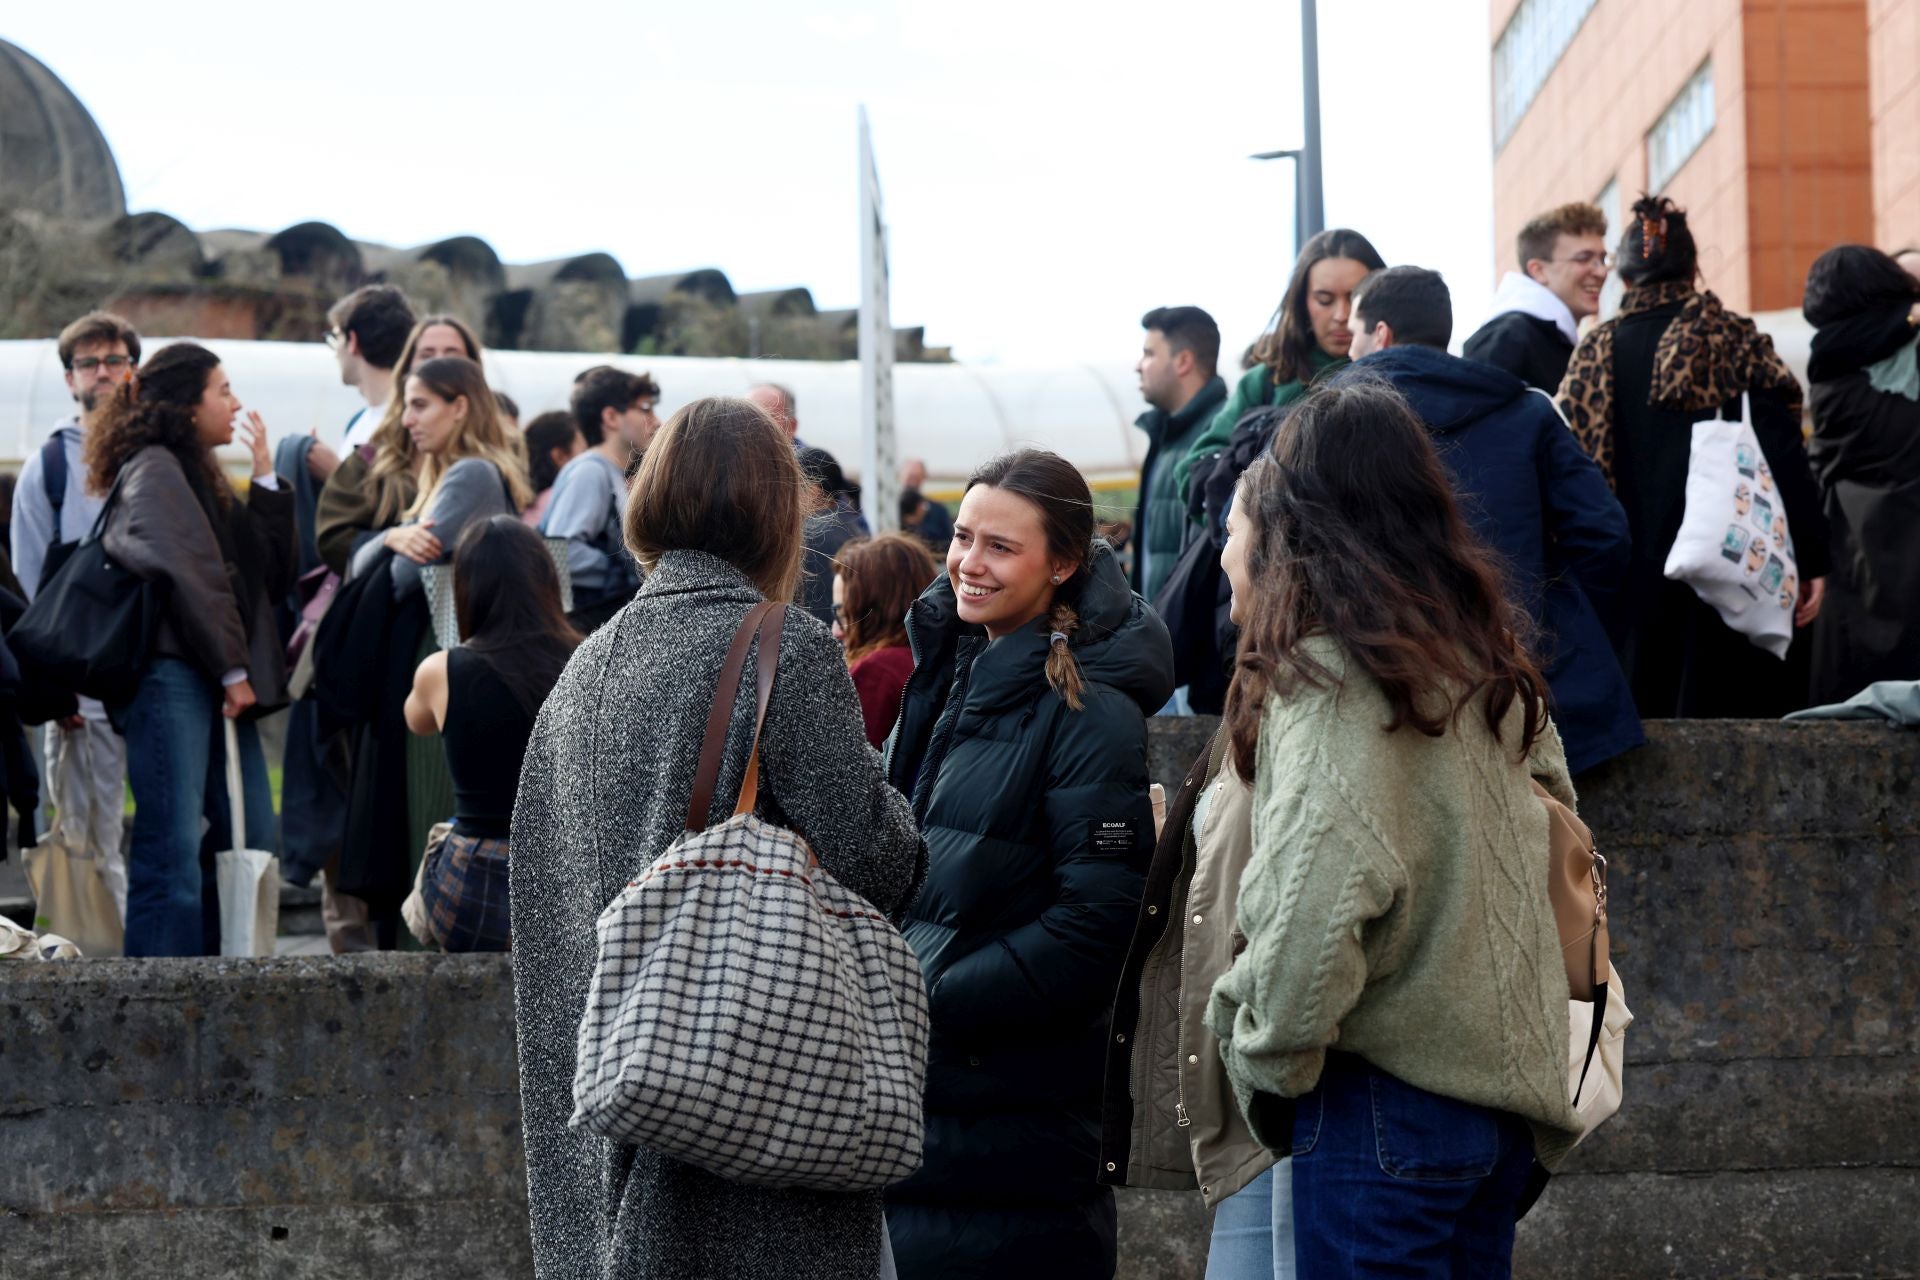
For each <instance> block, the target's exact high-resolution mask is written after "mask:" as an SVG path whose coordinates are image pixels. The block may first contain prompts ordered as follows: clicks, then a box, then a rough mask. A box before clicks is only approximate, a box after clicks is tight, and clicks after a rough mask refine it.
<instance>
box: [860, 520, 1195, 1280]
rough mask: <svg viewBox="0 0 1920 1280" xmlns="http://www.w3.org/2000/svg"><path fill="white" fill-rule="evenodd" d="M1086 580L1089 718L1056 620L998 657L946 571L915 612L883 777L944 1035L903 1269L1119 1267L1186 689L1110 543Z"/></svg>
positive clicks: (899, 1243) (936, 1047) (1083, 650)
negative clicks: (1108, 1104) (1156, 729)
mask: <svg viewBox="0 0 1920 1280" xmlns="http://www.w3.org/2000/svg"><path fill="white" fill-rule="evenodd" d="M1084 572H1085V574H1086V579H1085V585H1084V587H1083V589H1082V592H1081V595H1080V599H1079V602H1078V605H1077V608H1078V611H1079V614H1080V628H1079V630H1078V631H1077V632H1076V633H1075V634H1074V636H1073V638H1072V641H1071V649H1072V652H1073V655H1074V657H1075V659H1076V661H1078V663H1079V665H1080V672H1081V675H1082V677H1083V678H1084V679H1085V681H1086V689H1085V692H1084V694H1083V699H1082V700H1083V706H1082V709H1081V710H1078V711H1074V710H1071V709H1070V708H1068V706H1067V705H1066V702H1065V700H1064V699H1062V698H1061V696H1060V695H1059V694H1058V693H1056V692H1054V690H1053V688H1052V687H1051V686H1050V685H1049V684H1048V683H1047V680H1046V675H1045V673H1044V671H1043V666H1044V664H1045V662H1046V656H1047V638H1048V632H1047V629H1046V627H1045V625H1044V623H1041V624H1036V625H1035V626H1032V627H1028V628H1025V629H1023V630H1021V631H1019V632H1016V633H1014V634H1011V635H1007V636H1004V637H1002V638H1001V639H999V640H998V641H995V642H993V643H991V644H989V643H987V641H986V637H985V636H984V634H982V632H981V629H980V628H979V627H976V626H969V625H966V624H963V623H961V622H960V621H959V619H958V618H957V617H956V616H955V614H954V597H953V587H952V585H951V583H950V582H949V580H948V579H947V578H946V577H945V576H944V575H943V576H942V577H941V578H940V579H939V580H938V581H937V582H935V583H934V584H933V586H931V587H929V588H928V589H927V591H926V593H925V594H924V595H922V596H921V597H920V599H919V600H917V601H915V602H914V604H913V607H912V609H911V610H910V611H909V613H908V615H907V635H908V638H909V640H910V641H911V642H912V645H913V656H914V671H913V676H912V678H911V679H909V680H908V682H907V688H906V693H905V695H904V697H903V699H902V705H901V713H900V720H899V722H898V723H897V724H896V725H895V727H894V733H893V737H892V739H891V741H890V742H889V743H888V747H887V778H888V781H890V782H892V783H893V784H894V785H895V786H896V787H898V788H900V789H901V790H902V791H904V792H906V793H907V794H908V795H910V796H911V797H912V799H913V811H914V816H915V817H916V818H917V819H918V820H919V822H920V831H921V834H922V835H923V836H924V837H925V838H926V842H927V879H926V885H925V887H924V888H923V889H922V890H921V892H920V896H919V898H918V899H917V900H916V901H915V902H914V904H913V907H912V909H911V910H910V911H909V912H908V915H907V921H906V925H905V928H904V932H905V934H906V937H907V940H908V941H909V942H910V943H912V944H913V947H914V950H915V951H917V952H918V953H919V956H920V964H921V969H922V972H923V973H924V974H925V977H926V982H927V992H928V995H929V997H930V998H931V1001H932V1010H933V1038H932V1043H931V1045H930V1048H929V1061H928V1068H927V1109H926V1117H927V1145H926V1164H925V1165H924V1166H923V1167H922V1168H921V1170H920V1171H919V1172H918V1173H916V1174H915V1175H914V1176H913V1177H911V1178H909V1179H908V1180H907V1181H906V1182H904V1183H902V1184H900V1185H899V1186H897V1187H894V1188H892V1189H890V1190H889V1191H888V1193H887V1225H888V1229H889V1231H890V1233H891V1235H892V1238H893V1249H894V1255H895V1258H896V1260H897V1262H898V1265H899V1270H900V1274H901V1275H902V1276H914V1277H923V1278H925V1280H962V1278H967V1280H971V1278H972V1277H982V1278H985V1280H1014V1278H1016V1277H1023V1276H1044V1277H1046V1278H1047V1280H1106V1278H1107V1277H1109V1276H1111V1275H1112V1274H1113V1269H1114V1262H1115V1254H1114V1228H1115V1215H1114V1203H1113V1193H1112V1191H1111V1189H1110V1188H1107V1187H1104V1186H1101V1185H1100V1184H1099V1183H1098V1182H1097V1181H1096V1174H1097V1173H1098V1171H1099V1159H1100V1095H1101V1087H1102V1072H1103V1069H1104V1063H1105V1052H1106V1037H1107V1022H1108V1018H1109V1016H1110V1014H1111V1010H1112V1004H1113V993H1114V990H1115V988H1116V986H1117V985H1118V983H1119V980H1120V970H1121V966H1122V964H1123V963H1124V962H1125V960H1126V953H1127V944H1128V942H1129V941H1130V940H1131V938H1132V934H1133V924H1134V920H1135V918H1136V916H1137V915H1138V913H1139V910H1140V893H1141V889H1142V887H1143V884H1144V877H1145V872H1146V867H1147V863H1148V861H1149V859H1150V858H1151V857H1152V854H1153V846H1154V830H1153V811H1152V807H1151V804H1150V802H1149V799H1148V795H1147V785H1148V777H1147V725H1146V718H1147V716H1149V715H1151V714H1152V713H1153V712H1154V711H1155V710H1157V709H1158V708H1160V707H1161V706H1162V705H1164V704H1165V702H1166V700H1167V698H1168V696H1169V695H1170V694H1171V693H1172V692H1173V648H1172V642H1171V641H1169V640H1168V638H1167V631H1166V628H1165V627H1164V626H1163V625H1162V624H1161V622H1160V619H1159V618H1158V617H1157V616H1156V615H1155V614H1154V613H1153V611H1152V610H1150V609H1149V608H1147V606H1146V604H1145V603H1144V602H1143V601H1142V600H1141V599H1140V597H1139V596H1137V595H1135V594H1134V593H1133V592H1132V591H1131V590H1130V589H1129V588H1128V586H1127V581H1126V577H1125V575H1124V574H1122V573H1121V571H1120V566H1119V563H1118V562H1117V560H1116V559H1115V557H1114V555H1113V553H1112V552H1111V551H1110V550H1109V549H1108V548H1107V547H1106V545H1105V544H1104V543H1101V544H1098V546H1097V550H1096V552H1095V555H1094V557H1093V561H1092V563H1091V564H1090V565H1089V566H1088V567H1087V569H1086V570H1085V571H1084Z"/></svg>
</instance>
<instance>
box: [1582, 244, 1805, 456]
mask: <svg viewBox="0 0 1920 1280" xmlns="http://www.w3.org/2000/svg"><path fill="white" fill-rule="evenodd" d="M1674 302H1684V305H1683V306H1682V307H1681V308H1680V314H1679V315H1677V316H1675V317H1674V318H1673V323H1672V324H1670V325H1668V326H1667V331H1666V332H1665V333H1664V334H1662V335H1661V336H1660V341H1659V343H1658V344H1657V345H1656V346H1655V348H1654V356H1653V361H1654V364H1653V403H1654V404H1655V405H1656V406H1658V407H1660V408H1662V409H1676V410H1680V411H1683V412H1687V413H1705V412H1707V411H1708V410H1712V409H1718V408H1719V407H1720V406H1722V405H1724V404H1726V403H1727V401H1729V400H1732V399H1733V398H1734V397H1736V396H1738V395H1739V394H1740V393H1741V392H1743V391H1773V392H1776V393H1777V394H1778V395H1779V396H1780V397H1781V399H1783V400H1784V401H1786V403H1787V405H1788V407H1789V408H1790V409H1791V410H1792V411H1793V412H1794V413H1795V414H1798V413H1799V412H1800V384H1799V382H1798V381H1796V380H1795V378H1794V376H1793V371H1792V370H1791V369H1789V368H1787V364H1786V361H1784V360H1782V359H1781V358H1780V357H1779V355H1778V354H1777V353H1776V352H1775V351H1774V349H1773V339H1771V338H1769V337H1768V336H1767V335H1766V334H1764V333H1761V332H1760V330H1759V329H1758V328H1757V327H1755V325H1754V323H1753V321H1751V320H1749V319H1748V318H1747V317H1745V316H1741V315H1735V314H1734V313H1733V312H1731V311H1728V310H1727V309H1726V308H1725V307H1723V306H1721V305H1720V299H1718V298H1716V297H1714V295H1713V294H1712V293H1710V292H1706V291H1696V290H1695V289H1694V287H1693V285H1692V284H1691V283H1690V282H1687V281H1678V280H1677V281H1669V282H1667V283H1665V284H1656V285H1648V286H1646V287H1645V288H1639V289H1629V290H1627V292H1626V295H1625V296H1624V297H1623V298H1622V299H1621V300H1620V316H1619V317H1616V318H1615V319H1612V320H1608V321H1605V322H1603V323H1601V324H1597V325H1595V326H1594V327H1593V328H1592V329H1591V330H1590V331H1589V332H1588V333H1587V336H1586V337H1584V338H1582V339H1581V340H1580V345H1579V346H1577V347H1575V348H1574V352H1573V359H1572V360H1571V361H1569V362H1568V364H1567V376H1566V378H1565V379H1564V380H1562V382H1561V383H1560V395H1559V403H1560V412H1561V413H1562V414H1563V415H1565V417H1566V419H1567V425H1568V426H1570V427H1572V428H1573V434H1574V438H1575V439H1577V440H1579V442H1580V447H1581V448H1583V449H1585V450H1586V451H1587V453H1588V455H1589V456H1590V457H1592V458H1593V460H1594V461H1595V462H1598V463H1599V464H1600V469H1601V470H1602V471H1603V472H1605V473H1606V477H1607V483H1608V484H1613V337H1614V332H1615V329H1616V327H1617V326H1618V324H1619V322H1620V318H1622V317H1625V316H1630V315H1635V314H1637V313H1639V312H1642V311H1652V310H1654V309H1655V308H1657V307H1663V306H1667V305H1669V304H1671V303H1674Z"/></svg>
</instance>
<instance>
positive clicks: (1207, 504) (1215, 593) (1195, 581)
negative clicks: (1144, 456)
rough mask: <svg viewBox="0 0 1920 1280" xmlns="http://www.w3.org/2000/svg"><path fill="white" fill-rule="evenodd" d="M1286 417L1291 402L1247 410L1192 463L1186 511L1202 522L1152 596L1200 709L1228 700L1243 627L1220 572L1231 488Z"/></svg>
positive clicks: (1213, 709)
mask: <svg viewBox="0 0 1920 1280" xmlns="http://www.w3.org/2000/svg"><path fill="white" fill-rule="evenodd" d="M1286 416H1287V409H1286V408H1285V407H1279V406H1274V405H1262V406H1261V407H1259V408H1258V409H1252V410H1249V411H1248V412H1247V413H1246V414H1245V415H1243V416H1242V417H1241V419H1240V421H1238V422H1236V423H1234V425H1233V435H1232V436H1230V437H1229V438H1228V440H1227V447H1226V448H1224V449H1222V450H1221V451H1220V452H1219V453H1216V454H1214V455H1213V456H1212V457H1211V458H1205V459H1202V460H1201V461H1200V462H1198V463H1196V464H1195V465H1194V468H1193V476H1192V482H1191V484H1190V485H1189V487H1188V493H1189V497H1188V507H1187V514H1188V516H1189V518H1190V520H1191V521H1198V522H1199V526H1200V527H1198V528H1190V531H1189V533H1188V536H1187V545H1186V547H1185V548H1184V549H1183V550H1182V551H1181V552H1180V560H1179V562H1178V563H1177V564H1175V565H1174V568H1173V572H1172V573H1171V574H1169V575H1168V576H1167V581H1166V583H1165V585H1163V586H1162V587H1161V588H1160V594H1159V595H1157V596H1155V597H1154V600H1153V608H1154V611H1155V612H1156V613H1158V614H1159V615H1160V620H1161V621H1162V622H1164V623H1166V624H1167V632H1168V634H1169V635H1171V636H1172V638H1173V678H1174V683H1175V684H1176V685H1185V686H1186V688H1187V703H1188V705H1189V706H1191V707H1192V708H1193V710H1194V711H1195V713H1196V714H1200V715H1218V714H1219V713H1220V711H1221V710H1222V709H1223V708H1224V707H1225V706H1226V701H1227V684H1228V682H1229V679H1230V677H1231V674H1232V669H1233V654H1234V649H1235V647H1236V645H1237V644H1238V643H1239V636H1240V633H1239V629H1238V628H1236V627H1235V626H1234V625H1233V619H1232V617H1231V616H1230V610H1231V607H1232V602H1233V589H1232V587H1231V586H1229V585H1228V583H1227V575H1226V574H1224V573H1222V572H1221V571H1220V551H1221V548H1223V547H1224V546H1226V544H1227V506H1228V504H1229V503H1231V502H1232V500H1233V487H1234V486H1235V485H1236V484H1238V483H1240V477H1241V475H1242V474H1243V473H1244V472H1245V471H1246V469H1247V468H1248V467H1250V466H1252V465H1253V461H1254V459H1255V458H1258V457H1259V456H1260V455H1261V453H1263V452H1264V451H1265V450H1266V449H1267V448H1269V447H1270V446H1271V445H1272V444H1273V437H1274V433H1275V432H1277V431H1279V429H1280V423H1281V422H1282V421H1284V420H1285V418H1286Z"/></svg>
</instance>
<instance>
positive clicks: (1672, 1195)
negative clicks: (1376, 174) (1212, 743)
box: [0, 721, 1920, 1280]
mask: <svg viewBox="0 0 1920 1280" xmlns="http://www.w3.org/2000/svg"><path fill="white" fill-rule="evenodd" d="M1211 728H1212V725H1211V722H1205V721H1194V722H1187V723H1182V722H1171V723H1169V722H1165V721H1156V722H1155V724H1154V733H1155V737H1154V741H1153V744H1152V763H1153V768H1154V771H1155V774H1156V776H1157V777H1159V778H1160V779H1161V780H1162V781H1164V782H1166V783H1167V784H1168V785H1169V786H1172V785H1175V784H1177V783H1178V782H1179V780H1180V778H1181V776H1183V775H1184V773H1185V771H1186V769H1187V766H1188V765H1189V764H1190V763H1191V762H1192V760H1193V758H1194V757H1195V756H1196V755H1198V754H1199V752H1200V751H1202V750H1204V749H1205V747H1206V743H1207V739H1208V736H1209V734H1210V732H1211ZM1650 737H1651V738H1652V743H1651V745H1650V746H1649V747H1648V748H1647V749H1645V750H1644V751H1640V752H1636V753H1634V754H1633V755H1632V756H1629V757H1627V758H1626V759H1624V760H1621V761H1619V762H1616V763H1615V764H1614V765H1612V766H1609V767H1608V768H1606V769H1604V770H1602V771H1600V772H1599V773H1598V774H1597V775H1595V776H1592V777H1589V778H1588V779H1587V780H1586V781H1585V783H1584V785H1583V788H1582V790H1583V797H1582V802H1583V803H1582V808H1583V812H1584V814H1585V816H1586V817H1587V818H1588V820H1589V822H1590V823H1591V824H1592V826H1593V828H1594V829H1595V831H1596V833H1598V836H1599V839H1600V841H1601V843H1602V849H1603V851H1604V852H1605V853H1606V854H1607V855H1608V857H1609V858H1610V860H1611V864H1612V879H1611V883H1612V891H1613V906H1614V917H1615V919H1614V924H1615V937H1616V941H1617V943H1618V945H1619V947H1620V949H1621V951H1622V953H1623V954H1622V957H1621V961H1620V963H1621V969H1622V972H1623V975H1624V980H1625V982H1626V983H1627V986H1628V990H1629V994H1630V998H1631V1002H1632V1005H1633V1009H1634V1012H1635V1014H1636V1015H1637V1016H1638V1021H1637V1022H1636V1023H1635V1026H1634V1029H1633V1031H1632V1032H1631V1033H1630V1037H1629V1056H1628V1064H1629V1071H1628V1081H1627V1104H1626V1108H1625V1109H1624V1110H1623V1111H1622V1113H1621V1114H1620V1115H1619V1116H1618V1117H1616V1118H1615V1119H1614V1120H1613V1121H1612V1122H1611V1123H1610V1124H1609V1125H1608V1126H1607V1127H1606V1128H1605V1129H1603V1130H1602V1131H1601V1132H1600V1133H1599V1134H1597V1135H1596V1136H1595V1138H1594V1139H1593V1140H1592V1141H1591V1142H1590V1143H1588V1144H1587V1145H1586V1146H1584V1147H1583V1148H1581V1149H1580V1150H1579V1151H1578V1152H1576V1153H1575V1155H1574V1157H1573V1159H1572V1160H1571V1161H1570V1162H1569V1166H1568V1168H1567V1170H1566V1171H1565V1172H1564V1173H1563V1174H1562V1176H1561V1177H1560V1178H1558V1179H1557V1180H1556V1181H1555V1183H1554V1185H1553V1186H1552V1187H1550V1188H1549V1189H1548V1191H1547V1194H1546V1196H1545V1197H1544V1198H1543V1199H1542V1201H1541V1203H1540V1205H1539V1206H1538V1207H1537V1208H1536V1209H1535V1210H1534V1212H1533V1213H1532V1214H1531V1215H1530V1216H1529V1217H1528V1218H1527V1220H1526V1221H1525V1222H1523V1223H1522V1224H1521V1229H1520V1235H1519V1242H1518V1245H1517V1250H1516V1268H1517V1273H1518V1274H1520V1275H1522V1276H1526V1277H1562V1276H1564V1277H1588V1276H1599V1275H1618V1276H1662V1277H1724V1276H1743V1277H1754V1278H1756V1280H1758V1278H1765V1280H1773V1278H1775V1277H1778V1278H1780V1280H1785V1278H1786V1277H1841V1276H1851V1277H1874V1278H1875V1280H1895V1278H1897V1277H1916V1276H1920V1215H1916V1214H1915V1213H1914V1207H1915V1206H1916V1205H1920V1016H1917V1014H1916V1009H1917V1008H1920V981H1916V978H1920V963H1916V961H1915V959H1914V958H1913V957H1914V954H1915V948H1916V945H1917V944H1920V938H1917V936H1916V935H1917V933H1920V889H1916V887H1915V884H1914V869H1915V868H1916V867H1920V788H1917V787H1916V779H1920V734H1914V733H1904V732H1900V731H1896V730H1892V729H1886V728H1881V727H1876V726H1853V725H1808V726H1797V725H1796V726H1789V725H1780V724H1773V723H1752V724H1741V723H1719V724H1704V723H1703V724H1684V723H1682V724H1663V725H1654V726H1651V728H1650ZM0 984H3V985H0V1153H3V1154H4V1159H0V1280H41V1277H46V1278H47V1280H54V1278H56V1277H57V1278H59V1280H74V1278H75V1277H81V1278H84V1277H94V1276H99V1277H114V1278H115V1280H120V1278H125V1280H145V1278H146V1277H155V1278H156V1280H157V1278H159V1277H166V1278H168V1280H172V1278H173V1277H178V1276H216V1277H227V1276H236V1277H237V1276H273V1277H280V1276H289V1277H298V1278H304V1277H308V1276H311V1277H314V1278H315V1280H320V1278H321V1277H325V1278H326V1280H334V1278H335V1277H341V1276H360V1275H381V1276H393V1277H420V1278H421V1280H439V1278H440V1277H455V1276H458V1277H469V1276H495V1275H498V1276H515V1277H520V1276H526V1275H529V1274H530V1272H531V1268H530V1265H529V1261H528V1248H527V1218H526V1204H525V1177H524V1170H523V1166H522V1159H521V1153H520V1144H519V1099H518V1093H517V1083H516V1077H515V1065H514V1054H513V999H512V989H511V987H512V984H511V970H510V967H509V963H508V961H507V960H506V959H505V958H504V957H499V956H468V957H458V956H439V955H430V954H420V953H409V954H385V955H372V956H355V957H346V958H339V959H335V958H331V957H322V958H311V959H306V958H303V959H282V960H262V961H231V960H193V961H136V960H107V961H87V962H82V963H78V964H73V965H29V964H23V965H16V966H9V967H7V968H5V969H0ZM1120 1205H1121V1254H1122V1265H1121V1273H1120V1274H1121V1275H1122V1276H1123V1277H1127V1278H1129V1280H1134V1278H1138V1280H1147V1278H1149V1277H1150V1278H1152V1280H1189V1278H1192V1280H1198V1277H1199V1276H1200V1275H1201V1274H1202V1272H1203V1270H1204V1266H1205V1253H1206V1240H1207V1220H1206V1215H1205V1212H1204V1211H1203V1210H1202V1209H1201V1207H1200V1204H1199V1200H1198V1197H1197V1196H1193V1195H1185V1194H1179V1193H1170V1192H1145V1191H1127V1192H1123V1193H1122V1194H1121V1200H1120Z"/></svg>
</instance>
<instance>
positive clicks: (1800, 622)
mask: <svg viewBox="0 0 1920 1280" xmlns="http://www.w3.org/2000/svg"><path fill="white" fill-rule="evenodd" d="M1826 598H1827V580H1826V579H1825V578H1809V579H1807V580H1806V581H1805V582H1803V583H1801V584H1800V607H1799V608H1797V609H1795V610H1794V611H1793V625H1794V626H1796V627H1804V626H1806V625H1807V624H1808V623H1810V622H1812V621H1813V620H1814V619H1815V618H1817V617H1819V616H1820V606H1821V605H1822V604H1823V603H1824V602H1825V601H1826Z"/></svg>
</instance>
